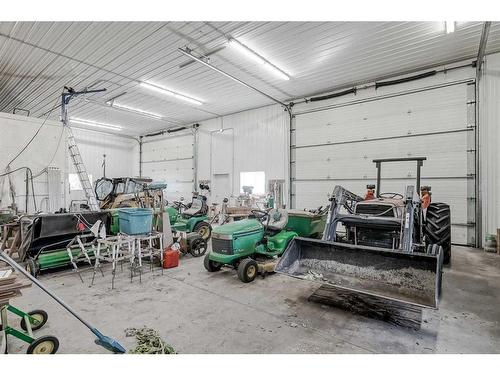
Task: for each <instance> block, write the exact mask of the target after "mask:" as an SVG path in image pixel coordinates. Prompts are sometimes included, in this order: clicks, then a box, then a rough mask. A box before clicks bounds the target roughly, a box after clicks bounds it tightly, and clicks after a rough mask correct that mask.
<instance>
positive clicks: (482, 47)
mask: <svg viewBox="0 0 500 375" xmlns="http://www.w3.org/2000/svg"><path fill="white" fill-rule="evenodd" d="M490 27H491V22H490V21H487V22H485V23H483V30H482V31H481V40H480V41H479V50H478V52H477V61H476V77H477V78H479V75H480V74H481V68H482V66H483V60H484V54H485V52H486V43H488V35H489V33H490Z"/></svg>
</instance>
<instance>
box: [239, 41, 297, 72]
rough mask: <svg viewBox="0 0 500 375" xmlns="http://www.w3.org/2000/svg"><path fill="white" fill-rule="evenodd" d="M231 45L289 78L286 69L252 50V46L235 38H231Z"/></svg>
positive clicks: (271, 70) (268, 68)
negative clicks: (283, 69) (249, 46)
mask: <svg viewBox="0 0 500 375" xmlns="http://www.w3.org/2000/svg"><path fill="white" fill-rule="evenodd" d="M229 45H230V46H231V47H233V48H234V49H235V50H237V51H238V52H240V53H241V54H242V55H245V56H246V57H248V58H249V59H251V60H253V61H255V62H256V63H258V64H260V65H263V66H264V67H265V68H266V69H267V70H269V71H270V72H272V73H273V74H274V75H276V76H278V77H280V78H281V79H284V80H287V81H288V80H289V79H290V76H289V75H288V74H286V73H285V72H284V71H282V70H281V69H280V68H278V67H277V66H275V65H273V64H271V63H270V62H269V61H267V60H266V59H265V58H263V57H262V56H260V55H258V54H257V53H255V52H254V51H252V50H251V49H250V48H248V47H247V46H245V45H243V44H241V43H240V42H239V41H237V40H236V39H234V38H231V39H229Z"/></svg>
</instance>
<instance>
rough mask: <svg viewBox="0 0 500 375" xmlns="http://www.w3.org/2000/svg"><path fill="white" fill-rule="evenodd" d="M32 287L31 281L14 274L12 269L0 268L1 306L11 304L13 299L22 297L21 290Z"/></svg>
mask: <svg viewBox="0 0 500 375" xmlns="http://www.w3.org/2000/svg"><path fill="white" fill-rule="evenodd" d="M30 286H31V281H30V280H28V279H27V278H25V277H24V276H22V275H19V274H18V273H16V272H14V271H13V270H12V269H11V268H0V305H4V304H6V303H9V300H10V299H11V298H14V297H17V296H20V295H21V289H24V288H29V287H30Z"/></svg>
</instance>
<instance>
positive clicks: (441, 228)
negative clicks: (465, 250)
mask: <svg viewBox="0 0 500 375" xmlns="http://www.w3.org/2000/svg"><path fill="white" fill-rule="evenodd" d="M424 235H425V240H426V243H427V244H432V245H439V246H441V247H442V248H443V263H444V264H448V263H450V260H451V215H450V206H448V205H447V204H445V203H431V204H430V205H429V207H427V215H426V221H425V227H424Z"/></svg>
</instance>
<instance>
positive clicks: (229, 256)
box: [204, 207, 326, 283]
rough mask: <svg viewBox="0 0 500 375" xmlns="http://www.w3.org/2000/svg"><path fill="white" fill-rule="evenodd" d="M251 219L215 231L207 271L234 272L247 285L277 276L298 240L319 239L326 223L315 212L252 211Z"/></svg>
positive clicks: (322, 214) (320, 212)
mask: <svg viewBox="0 0 500 375" xmlns="http://www.w3.org/2000/svg"><path fill="white" fill-rule="evenodd" d="M251 213H252V215H251V217H250V218H248V219H243V220H239V221H235V222H232V223H229V224H225V225H221V226H219V227H216V228H214V230H213V232H212V251H211V252H209V253H208V254H207V255H206V256H205V261H204V265H205V268H206V269H207V271H209V272H216V271H219V270H220V269H221V268H222V267H223V266H226V267H231V268H235V269H236V270H237V271H238V278H239V279H240V280H241V281H242V282H244V283H248V282H251V281H253V280H254V279H255V277H256V276H257V275H258V274H259V273H260V274H261V275H262V276H263V277H265V275H266V274H267V273H271V272H274V266H275V264H276V262H277V259H278V257H279V256H281V254H283V252H284V251H285V249H286V247H287V246H288V244H289V243H290V241H291V240H292V239H293V238H294V237H296V236H298V235H299V236H304V237H313V238H314V237H315V238H317V237H319V236H321V234H322V233H323V229H324V227H325V222H326V210H323V209H322V208H321V207H320V208H319V209H318V210H316V211H313V212H309V211H299V210H293V211H286V210H284V209H270V210H266V211H264V210H252V211H251Z"/></svg>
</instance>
